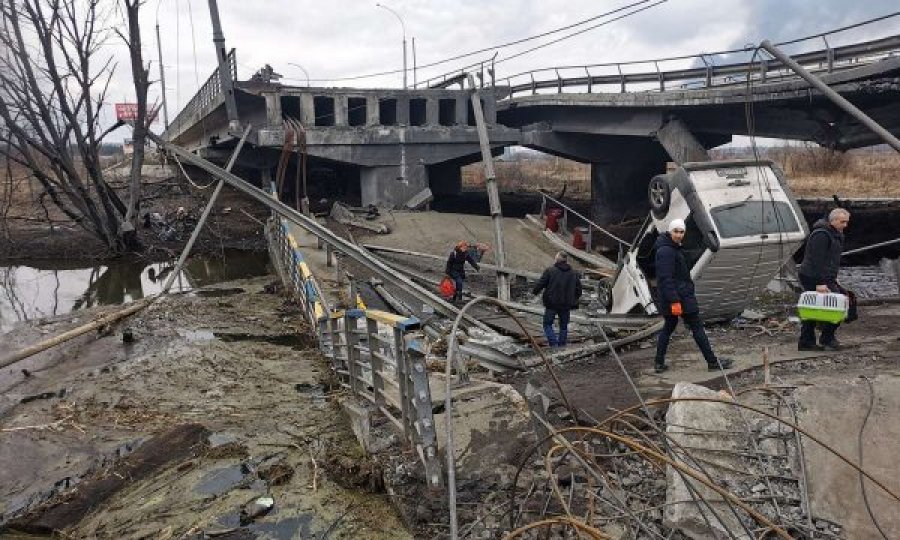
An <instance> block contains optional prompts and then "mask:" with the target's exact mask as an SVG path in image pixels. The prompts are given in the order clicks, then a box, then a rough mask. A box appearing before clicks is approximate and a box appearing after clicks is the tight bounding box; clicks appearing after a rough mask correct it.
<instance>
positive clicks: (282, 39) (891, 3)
mask: <svg viewBox="0 0 900 540" xmlns="http://www.w3.org/2000/svg"><path fill="white" fill-rule="evenodd" d="M635 1H636V0H630V1H628V0H618V1H608V0H604V1H596V0H594V1H590V0H457V1H452V0H450V1H448V0H442V1H439V0H386V1H385V2H384V4H386V5H387V6H389V7H390V8H392V9H394V10H395V11H396V12H397V13H398V14H399V15H400V16H401V17H402V18H403V20H404V22H405V25H406V35H407V39H408V41H409V43H408V46H409V50H410V52H409V60H408V64H409V67H410V69H412V64H413V60H412V50H411V48H412V43H411V41H412V38H413V37H415V40H416V57H417V58H416V60H417V64H418V65H424V64H427V63H431V62H435V61H438V60H441V59H444V58H447V57H450V56H455V55H458V54H462V53H466V52H469V51H472V50H475V49H480V48H486V47H491V46H494V45H497V44H501V43H504V42H508V41H513V40H517V39H521V38H525V37H528V36H531V35H534V34H539V33H542V32H547V31H550V30H553V29H554V28H558V27H561V26H566V25H569V24H574V23H577V22H578V21H581V20H584V19H588V18H591V17H595V16H597V15H600V14H602V13H604V12H608V11H612V10H615V9H618V8H622V7H624V6H626V5H628V4H630V3H634V2H635ZM655 1H658V0H653V1H649V2H645V3H643V4H639V5H637V6H635V7H634V8H631V9H630V10H627V11H634V10H635V9H639V8H643V7H647V6H650V5H651V4H653V3H654V2H655ZM897 5H898V4H897V2H896V0H863V1H860V0H857V1H855V2H848V1H847V0H668V1H666V2H664V3H662V4H660V5H656V6H653V7H649V9H646V10H645V11H642V12H639V13H636V14H634V15H632V16H629V17H627V18H624V19H622V20H618V21H614V22H610V23H608V24H605V25H603V26H600V27H598V28H596V29H593V30H590V31H587V32H585V33H583V34H581V35H578V36H576V37H573V38H571V39H567V40H564V41H562V42H559V43H556V44H553V45H549V46H547V47H545V48H542V49H540V50H537V51H534V52H531V53H528V54H525V55H523V56H521V57H519V58H515V59H512V60H509V61H506V62H502V63H501V64H499V65H497V76H498V77H499V78H502V77H506V76H508V75H512V74H515V73H519V72H522V71H525V70H530V69H535V68H541V67H550V66H559V65H583V64H593V63H604V62H619V61H628V60H641V59H650V58H656V57H667V56H677V55H684V54H694V53H700V52H706V53H708V52H714V51H720V50H725V49H731V48H736V47H743V46H744V45H747V44H757V43H759V42H760V41H761V40H763V39H770V40H772V41H775V42H777V41H781V40H788V39H793V38H797V37H802V36H806V35H809V34H815V33H819V32H823V31H827V30H830V29H833V28H837V27H840V26H844V25H847V24H852V23H855V22H859V21H862V20H865V19H869V18H874V17H877V16H880V15H885V14H888V13H890V12H892V11H896V10H897ZM157 10H158V14H159V18H158V21H159V26H160V33H161V35H162V54H163V65H164V66H165V69H166V86H167V95H168V100H169V115H170V118H174V116H175V115H176V114H177V112H178V111H179V110H180V109H181V107H182V106H183V105H184V104H185V103H186V102H187V101H188V100H189V99H190V98H191V97H192V96H193V94H194V93H195V92H196V90H197V88H198V86H199V85H200V84H202V83H203V81H205V80H206V79H207V77H209V75H210V74H211V73H212V71H213V69H214V68H215V53H214V48H213V43H212V27H211V23H210V17H209V8H208V3H207V1H206V0H161V1H158V0H148V1H147V3H146V4H145V6H144V8H143V16H142V32H143V41H144V49H145V50H144V58H145V60H148V61H152V69H151V74H152V77H153V79H154V80H157V79H158V64H157V53H156V36H155V24H156V22H157ZM219 11H220V16H221V19H222V26H223V30H224V33H225V40H226V46H227V47H228V48H232V47H233V48H236V49H237V61H238V75H239V78H241V79H245V78H247V77H249V76H250V75H251V74H252V73H253V72H254V71H256V70H257V69H259V68H260V67H262V66H263V65H264V64H267V63H268V64H270V65H271V66H272V67H273V68H274V69H275V70H276V72H278V73H280V74H282V75H283V76H284V77H285V79H283V81H282V82H284V83H287V84H297V85H305V84H306V79H305V75H304V74H303V71H302V70H301V69H299V68H297V67H294V66H291V65H290V64H289V63H291V62H293V63H298V64H301V65H302V66H303V67H304V68H306V70H307V71H308V72H309V75H310V77H311V78H312V79H313V81H312V85H313V86H366V87H400V86H401V85H402V75H400V74H399V73H398V74H395V75H390V76H382V77H376V78H371V79H362V80H356V81H334V82H325V81H319V82H317V81H316V80H317V79H335V78H340V77H349V76H357V75H364V74H368V73H374V72H380V71H389V70H394V69H399V68H401V67H402V58H403V57H402V47H401V37H402V31H401V26H400V23H399V22H398V21H397V19H396V17H394V15H392V14H391V13H390V12H388V11H387V10H385V9H383V8H379V7H377V6H376V2H375V1H374V0H373V1H368V0H330V1H322V0H315V1H313V0H240V1H238V0H219ZM627 11H624V12H619V13H618V14H617V15H621V14H623V13H627ZM609 18H610V17H606V18H601V19H597V20H595V21H593V22H591V23H588V24H586V25H584V26H579V27H576V28H573V29H571V30H569V31H565V32H561V33H558V34H554V35H552V36H548V37H545V38H542V39H539V40H535V41H531V42H528V43H524V44H521V45H518V46H515V47H509V48H505V49H501V50H499V51H498V54H497V59H498V60H500V59H502V58H504V57H506V56H509V55H512V54H515V53H517V52H521V51H523V50H525V49H528V48H531V47H534V46H535V45H539V44H541V43H546V42H547V41H550V40H553V39H556V38H559V37H561V36H564V35H566V34H569V33H571V32H573V31H577V30H580V29H583V28H585V27H587V26H591V25H596V24H598V23H602V22H603V21H604V20H608V19H609ZM192 21H193V24H192ZM896 33H900V17H896V18H893V19H889V20H887V21H884V22H882V23H879V24H877V25H874V26H872V27H870V28H867V29H865V30H864V31H855V32H853V31H851V32H846V33H844V34H843V35H840V36H835V37H833V38H829V43H830V44H831V45H833V46H836V45H841V44H843V43H847V42H852V41H854V40H860V39H874V38H877V37H881V36H885V35H889V34H896ZM823 45H824V44H823V43H822V42H821V41H817V42H815V43H806V44H802V45H800V47H802V48H804V49H805V50H810V49H817V48H822V47H823ZM108 48H109V52H110V54H113V55H115V56H116V57H117V58H118V59H119V70H118V73H117V75H116V78H115V80H114V82H113V85H112V87H111V90H110V95H109V97H110V100H111V101H112V102H118V101H132V99H133V98H132V96H133V87H132V86H131V81H130V78H129V72H128V64H127V55H126V51H125V49H124V47H123V46H122V45H121V44H120V43H118V42H117V41H116V40H115V39H113V40H111V41H110V42H109V45H108ZM195 51H196V54H195ZM791 51H793V52H797V49H789V52H791ZM491 55H493V52H489V53H481V54H479V55H476V56H472V57H469V58H464V59H461V60H457V61H454V62H450V63H447V64H443V65H439V66H435V67H432V68H429V69H423V70H419V72H418V73H417V76H418V79H419V80H420V81H421V80H423V79H426V78H427V77H429V76H435V75H439V74H441V73H444V72H447V71H449V70H452V69H458V68H459V67H461V66H463V65H466V64H468V63H472V62H475V61H479V60H483V59H488V58H490V56H491ZM712 61H715V62H726V61H727V59H724V58H719V59H714V60H712ZM670 67H673V68H674V67H682V66H675V65H672V66H670ZM642 69H652V67H649V66H644V67H643V68H642ZM592 72H595V73H598V74H599V73H604V68H596V69H595V70H594V71H592ZM412 80H413V75H412V74H411V73H410V74H409V81H410V84H411V83H412ZM159 93H160V85H159V84H155V85H154V86H153V87H152V88H151V90H150V100H151V102H152V101H153V100H154V99H157V98H158V96H159ZM109 109H110V111H109V114H110V115H111V114H112V111H111V107H109ZM157 127H159V126H157ZM125 131H127V130H125V129H122V130H120V132H121V133H119V134H117V135H119V137H116V138H117V139H120V138H121V137H126V136H128V135H129V134H127V133H125Z"/></svg>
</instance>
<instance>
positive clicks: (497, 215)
mask: <svg viewBox="0 0 900 540" xmlns="http://www.w3.org/2000/svg"><path fill="white" fill-rule="evenodd" d="M467 78H468V80H469V87H470V88H471V89H472V96H471V97H472V112H473V113H474V116H475V126H476V127H477V129H478V142H479V143H480V146H481V162H482V163H483V164H484V187H485V189H486V190H487V194H488V202H489V204H490V212H491V224H492V225H493V227H494V244H495V245H494V253H495V255H494V258H496V259H497V266H499V267H501V268H502V267H505V266H506V251H505V249H504V247H503V210H502V209H501V208H500V192H499V191H498V190H497V177H496V175H495V174H494V157H493V155H491V146H490V140H488V132H487V124H486V123H485V121H484V111H483V110H482V109H481V94H480V93H479V92H478V88H477V87H476V86H475V77H473V76H472V75H468V77H467ZM497 298H499V299H500V300H504V301H508V300H509V299H510V296H509V276H508V275H507V274H506V273H505V272H503V271H502V270H498V271H497Z"/></svg>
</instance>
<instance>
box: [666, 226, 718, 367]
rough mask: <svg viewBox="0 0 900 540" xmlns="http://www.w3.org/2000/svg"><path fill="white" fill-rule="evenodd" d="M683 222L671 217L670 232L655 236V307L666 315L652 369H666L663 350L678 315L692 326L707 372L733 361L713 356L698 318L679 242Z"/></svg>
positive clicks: (697, 308) (689, 273)
mask: <svg viewBox="0 0 900 540" xmlns="http://www.w3.org/2000/svg"><path fill="white" fill-rule="evenodd" d="M685 227H686V226H685V223H684V220H683V219H673V220H672V221H671V222H670V223H669V231H668V232H666V233H664V234H661V235H659V238H657V239H656V288H657V307H658V308H659V312H660V314H662V316H663V318H665V325H664V326H663V328H662V330H660V331H659V335H658V336H657V341H656V360H655V362H654V368H655V371H656V372H657V373H662V372H663V371H665V370H667V369H669V366H668V365H667V364H666V351H667V350H668V348H669V340H670V339H671V337H672V332H674V331H675V327H676V326H678V317H681V318H682V319H684V323H685V324H686V325H688V327H689V328H690V329H691V334H693V336H694V342H696V343H697V347H699V348H700V352H702V353H703V358H704V359H705V360H706V365H707V367H708V368H709V370H710V371H715V370H718V369H719V368H720V367H721V368H722V369H728V368H730V367H731V366H732V364H733V362H732V361H731V360H730V359H728V358H716V355H715V353H713V350H712V346H710V344H709V338H708V337H707V336H706V331H704V330H703V320H702V319H701V318H700V306H699V304H698V303H697V296H696V295H695V294H694V281H693V280H692V279H691V272H690V269H689V268H688V265H687V261H686V260H685V258H684V253H683V252H682V251H681V243H682V242H683V241H684V234H685Z"/></svg>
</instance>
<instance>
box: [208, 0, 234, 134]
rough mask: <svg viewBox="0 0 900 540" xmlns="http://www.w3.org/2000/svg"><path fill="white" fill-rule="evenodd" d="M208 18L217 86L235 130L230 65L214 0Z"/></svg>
mask: <svg viewBox="0 0 900 540" xmlns="http://www.w3.org/2000/svg"><path fill="white" fill-rule="evenodd" d="M209 18H210V21H211V22H212V28H213V44H214V45H215V47H216V59H217V60H218V62H219V86H221V88H222V94H223V95H224V96H225V112H226V114H227V115H228V129H231V130H235V131H237V130H238V129H239V127H240V122H239V120H238V110H237V102H236V101H235V99H234V81H233V80H232V79H231V66H230V65H229V64H228V51H226V50H225V34H223V33H222V22H221V20H220V19H219V5H218V2H217V1H216V0H209Z"/></svg>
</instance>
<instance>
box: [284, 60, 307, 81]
mask: <svg viewBox="0 0 900 540" xmlns="http://www.w3.org/2000/svg"><path fill="white" fill-rule="evenodd" d="M288 65H289V66H294V67H296V68H300V69H301V70H302V71H303V74H304V75H306V86H309V72H308V71H306V68H305V67H303V66H301V65H300V64H295V63H294V62H288Z"/></svg>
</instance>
